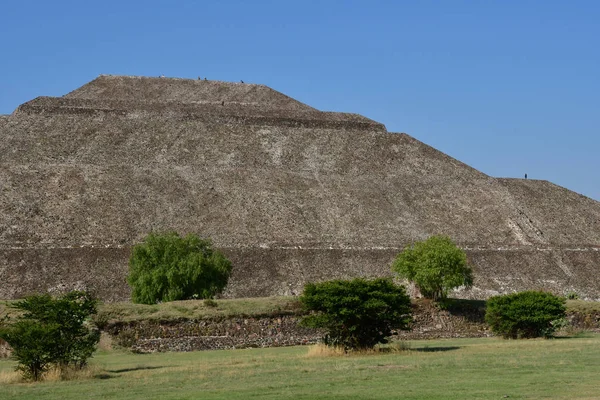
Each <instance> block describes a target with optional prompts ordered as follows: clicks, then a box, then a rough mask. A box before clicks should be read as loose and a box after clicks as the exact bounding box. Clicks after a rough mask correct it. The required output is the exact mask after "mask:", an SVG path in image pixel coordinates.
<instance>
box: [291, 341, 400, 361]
mask: <svg viewBox="0 0 600 400" xmlns="http://www.w3.org/2000/svg"><path fill="white" fill-rule="evenodd" d="M409 348H410V346H409V344H408V343H407V342H404V341H400V342H394V343H391V344H389V345H384V346H375V347H374V348H372V349H360V350H344V348H343V347H339V346H335V347H334V346H327V345H325V344H323V343H318V344H315V345H312V346H308V352H307V353H306V354H304V355H303V357H305V358H315V357H316V358H324V357H345V356H359V357H360V356H369V355H380V354H386V353H397V352H402V351H406V350H409Z"/></svg>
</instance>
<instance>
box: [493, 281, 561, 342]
mask: <svg viewBox="0 0 600 400" xmlns="http://www.w3.org/2000/svg"><path fill="white" fill-rule="evenodd" d="M565 303H566V300H565V299H564V298H562V297H558V296H555V295H553V294H552V293H547V292H538V291H526V292H520V293H513V294H508V295H502V296H494V297H491V298H489V299H488V301H487V304H486V313H485V321H486V322H487V323H488V324H489V325H490V328H491V329H492V332H494V333H495V334H496V335H500V336H502V337H503V338H505V339H518V338H534V337H541V336H544V337H549V336H552V334H553V333H554V332H555V330H556V329H557V326H559V324H558V323H557V322H559V321H561V320H563V319H564V318H565V316H566V314H565V312H566V306H565Z"/></svg>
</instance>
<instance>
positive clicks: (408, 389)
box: [0, 334, 600, 400]
mask: <svg viewBox="0 0 600 400" xmlns="http://www.w3.org/2000/svg"><path fill="white" fill-rule="evenodd" d="M307 352H308V347H288V348H269V349H248V350H233V351H205V352H195V353H162V354H146V355H137V354H130V353H125V352H119V351H101V352H99V353H97V355H96V356H95V358H94V359H93V362H92V363H93V364H94V365H95V366H96V368H99V369H100V370H99V371H98V375H97V377H96V378H93V379H87V380H79V381H68V382H43V383H38V384H22V383H20V384H15V383H11V384H7V383H3V384H1V385H0V399H2V400H4V399H40V400H41V399H60V400H68V399H78V400H79V399H108V398H115V399H116V398H118V399H251V398H259V399H400V398H402V399H461V400H462V399H502V398H504V397H503V396H510V397H509V398H510V399H524V398H528V399H541V398H548V399H575V398H579V399H597V398H599V396H600V378H599V377H600V335H598V334H586V335H585V336H580V337H574V338H562V339H552V340H543V339H540V340H520V341H516V340H513V341H505V340H501V339H497V338H484V339H452V340H436V341H411V342H409V350H407V351H402V352H397V353H387V354H376V355H355V356H330V357H307ZM13 367H14V363H13V362H11V361H8V360H0V374H5V375H6V374H7V373H8V372H9V371H10V370H11V369H12V368H13Z"/></svg>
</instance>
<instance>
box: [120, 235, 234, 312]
mask: <svg viewBox="0 0 600 400" xmlns="http://www.w3.org/2000/svg"><path fill="white" fill-rule="evenodd" d="M230 273H231V262H230V261H229V260H228V259H227V258H226V257H225V256H224V255H223V254H222V253H221V252H220V251H218V250H215V249H213V248H212V244H211V242H210V240H207V239H200V238H199V237H198V236H197V235H194V234H189V235H187V236H185V237H180V236H179V235H178V234H177V233H175V232H169V233H164V234H158V233H151V234H149V235H148V236H147V237H146V239H145V240H144V242H142V243H140V244H137V245H135V246H134V247H133V250H132V252H131V257H130V259H129V275H128V277H127V281H128V283H129V285H130V286H131V288H132V293H131V298H132V300H133V302H134V303H143V304H156V303H158V302H161V301H175V300H188V299H197V298H200V299H208V298H212V297H213V296H214V295H216V294H217V293H219V292H221V291H222V290H223V288H224V287H225V285H227V281H228V279H229V274H230Z"/></svg>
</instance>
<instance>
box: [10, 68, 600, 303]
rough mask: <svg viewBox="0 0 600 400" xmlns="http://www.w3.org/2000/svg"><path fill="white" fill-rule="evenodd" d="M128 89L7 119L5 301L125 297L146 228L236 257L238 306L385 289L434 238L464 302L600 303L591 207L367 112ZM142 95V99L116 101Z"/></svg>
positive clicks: (82, 96)
mask: <svg viewBox="0 0 600 400" xmlns="http://www.w3.org/2000/svg"><path fill="white" fill-rule="evenodd" d="M136 79H137V78H136ZM136 79H133V80H132V78H129V77H124V78H120V77H111V78H109V79H104V78H102V77H101V78H98V79H97V80H95V81H92V82H91V83H89V84H87V85H84V86H83V87H82V88H81V89H79V90H76V91H74V92H72V93H71V94H69V95H68V96H66V97H63V98H48V97H40V98H37V99H34V100H32V101H30V102H28V103H25V104H23V105H22V106H20V107H19V108H18V109H17V110H16V111H15V113H14V114H13V115H11V116H10V117H8V118H5V119H4V123H3V122H2V121H3V120H2V119H0V138H1V140H0V154H3V157H2V158H1V159H0V185H1V186H2V190H0V214H1V215H3V218H2V219H1V220H0V279H2V281H3V282H6V284H5V285H3V286H2V287H1V288H0V298H13V297H18V296H20V295H22V294H24V293H28V292H31V291H35V290H55V289H56V290H57V288H58V289H60V288H65V287H66V288H69V287H77V288H81V287H88V288H93V289H95V290H96V291H97V292H98V293H99V294H100V295H101V296H102V297H103V298H104V299H106V300H110V301H112V300H123V299H127V298H128V296H129V290H128V288H127V285H126V284H125V279H124V277H125V274H126V270H127V257H128V254H129V250H130V248H131V246H132V245H133V244H135V243H137V242H139V241H140V240H141V239H142V238H143V237H144V236H145V235H146V234H147V233H148V232H150V231H152V230H154V231H156V230H176V231H179V232H181V233H186V232H197V233H199V234H201V235H205V236H209V237H211V238H212V239H213V240H214V242H215V244H216V245H217V246H218V247H220V248H222V249H223V250H224V251H225V252H226V254H227V255H228V256H229V257H231V258H232V260H233V263H234V270H233V276H232V279H231V281H230V284H229V285H228V288H227V291H226V295H227V296H232V297H244V296H265V295H276V294H292V293H298V292H299V291H300V290H301V288H302V286H303V284H304V283H305V282H308V281H313V280H319V279H329V278H339V277H351V276H384V275H388V274H389V271H390V270H389V265H390V263H391V261H392V260H393V258H394V256H395V254H397V253H398V252H399V251H400V250H401V249H402V248H403V247H404V246H405V245H407V244H410V243H412V242H414V241H415V240H421V239H425V238H426V237H428V236H429V235H432V234H447V235H450V236H451V237H452V238H453V239H454V240H456V241H457V242H458V243H459V244H460V245H461V246H462V247H463V248H465V249H466V250H467V253H468V256H469V259H470V260H471V262H472V263H473V264H474V268H475V272H476V281H475V287H474V288H473V290H471V291H469V292H464V293H462V294H461V295H463V296H466V297H477V298H485V297H487V296H489V295H492V294H497V293H502V292H510V291H513V290H521V289H523V288H547V289H549V290H553V291H555V292H561V293H562V292H566V291H578V292H579V293H580V295H581V296H582V297H588V298H599V297H600V289H599V288H600V277H599V276H600V275H599V274H597V273H596V272H597V268H598V265H600V264H599V263H598V261H600V260H599V255H600V251H598V250H599V249H600V240H599V238H600V232H599V231H600V229H599V228H598V224H599V218H598V217H599V216H600V203H599V202H596V201H594V200H591V199H588V198H585V197H583V196H580V195H577V194H576V193H573V192H570V191H568V190H566V189H563V188H560V187H558V186H556V185H553V184H550V183H547V182H542V181H533V180H528V181H524V180H514V179H496V178H492V177H489V176H487V175H485V174H483V173H481V172H479V171H477V170H475V169H473V168H471V167H469V166H468V165H466V164H464V163H461V162H460V161H458V160H456V159H453V158H452V157H449V156H447V155H446V154H443V153H442V152H440V151H438V150H436V149H434V148H432V147H430V146H427V145H425V144H424V143H422V142H420V141H418V140H417V139H415V138H413V137H411V136H409V135H406V134H392V133H389V132H387V131H386V129H385V127H384V126H383V125H382V124H380V123H377V122H375V121H372V120H370V119H368V118H365V117H362V116H360V115H356V114H346V113H327V112H321V111H317V110H314V109H302V108H290V109H285V107H287V106H286V103H285V102H283V104H282V105H276V106H268V107H267V106H266V105H265V104H268V101H263V102H262V103H261V101H262V100H261V101H254V102H248V101H241V102H236V103H229V104H225V105H221V104H220V103H216V104H213V103H211V102H200V103H199V102H198V99H200V98H202V99H204V100H203V101H205V100H207V99H209V97H210V96H208V95H207V94H206V93H208V92H206V91H203V90H204V89H201V90H199V92H198V93H194V92H193V90H191V89H190V87H192V86H194V85H197V83H196V81H191V82H192V84H190V82H188V81H189V80H182V82H183V83H182V85H183V89H182V88H181V87H179V86H177V85H179V83H177V84H175V85H174V87H175V89H173V88H170V87H171V85H170V84H169V85H167V86H168V87H167V88H164V87H163V86H161V85H162V84H164V82H166V81H169V79H167V78H139V79H137V80H136ZM98 80H100V82H101V83H102V84H101V85H99V83H98V82H97V81H98ZM138 81H139V82H142V84H143V85H145V87H146V88H141V89H139V90H140V93H141V94H142V96H141V98H140V99H137V98H135V96H132V95H131V94H128V95H129V96H130V97H131V98H128V99H127V98H124V97H126V96H125V95H123V94H122V93H126V91H125V90H124V89H123V85H125V83H126V84H127V85H129V84H130V82H138ZM175 81H176V82H179V81H177V80H175ZM111 82H112V83H113V84H114V85H115V87H114V88H111V86H110V83H111ZM123 82H125V83H123ZM128 82H129V83H128ZM208 82H209V83H210V81H208ZM202 83H203V84H204V81H202ZM231 85H233V86H236V85H238V84H231ZM242 86H243V85H242ZM99 87H100V88H102V90H100V89H98V88H99ZM149 88H152V90H159V89H160V90H165V91H166V93H162V92H160V90H159V92H160V93H159V94H158V95H157V96H156V97H155V98H154V99H151V100H149V99H148V98H147V97H148V96H147V94H148V93H150V89H149ZM157 88H158V89H157ZM136 90H137V89H136ZM269 90H270V89H269ZM273 92H274V91H273ZM132 93H133V94H135V92H132ZM161 93H162V94H161ZM126 94H127V93H126ZM175 95H180V96H181V98H174V96H175ZM110 96H121V97H118V98H109V97H110ZM286 97H287V96H286ZM244 99H245V100H248V99H250V97H248V96H246V97H245V98H244ZM263 100H264V99H263ZM207 101H208V100H207ZM561 210H562V212H561Z"/></svg>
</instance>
